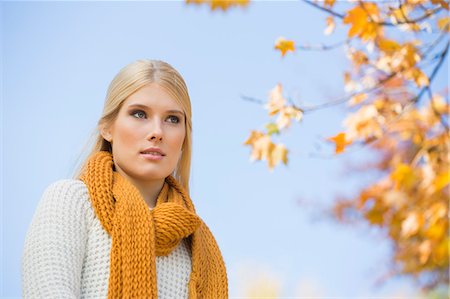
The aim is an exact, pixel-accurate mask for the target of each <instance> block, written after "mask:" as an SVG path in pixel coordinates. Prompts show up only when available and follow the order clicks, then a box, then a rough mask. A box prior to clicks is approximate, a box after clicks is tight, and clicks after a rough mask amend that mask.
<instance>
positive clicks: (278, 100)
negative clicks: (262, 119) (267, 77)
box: [264, 83, 286, 116]
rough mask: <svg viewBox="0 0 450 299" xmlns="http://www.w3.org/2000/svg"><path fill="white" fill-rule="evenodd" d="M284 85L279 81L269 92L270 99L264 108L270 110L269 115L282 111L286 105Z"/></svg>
mask: <svg viewBox="0 0 450 299" xmlns="http://www.w3.org/2000/svg"><path fill="white" fill-rule="evenodd" d="M282 92H283V86H282V85H281V83H278V84H277V86H275V87H274V88H273V89H272V90H270V92H269V101H268V103H267V104H265V105H264V109H267V110H268V111H269V116H272V115H275V114H277V113H278V112H280V110H281V109H283V107H284V106H285V105H286V99H285V98H284V97H283V95H282Z"/></svg>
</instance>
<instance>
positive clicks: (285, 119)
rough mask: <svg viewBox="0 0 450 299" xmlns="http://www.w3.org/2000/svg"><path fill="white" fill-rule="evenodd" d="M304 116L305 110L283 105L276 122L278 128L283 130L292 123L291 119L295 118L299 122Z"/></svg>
mask: <svg viewBox="0 0 450 299" xmlns="http://www.w3.org/2000/svg"><path fill="white" fill-rule="evenodd" d="M302 116H303V111H302V110H300V109H298V108H296V107H293V106H288V107H283V108H282V109H281V110H280V115H279V116H278V119H277V122H276V123H277V126H278V128H279V129H280V130H281V129H284V128H287V127H289V126H290V125H291V119H295V120H296V121H297V122H299V121H300V120H301V119H302Z"/></svg>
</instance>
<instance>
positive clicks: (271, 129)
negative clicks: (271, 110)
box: [266, 123, 280, 135]
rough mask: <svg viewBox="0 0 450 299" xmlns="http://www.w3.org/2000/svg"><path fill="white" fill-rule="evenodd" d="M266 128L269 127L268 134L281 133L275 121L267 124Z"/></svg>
mask: <svg viewBox="0 0 450 299" xmlns="http://www.w3.org/2000/svg"><path fill="white" fill-rule="evenodd" d="M266 129H267V134H269V135H272V134H279V133H280V130H279V129H278V126H277V125H276V124H274V123H268V124H267V125H266Z"/></svg>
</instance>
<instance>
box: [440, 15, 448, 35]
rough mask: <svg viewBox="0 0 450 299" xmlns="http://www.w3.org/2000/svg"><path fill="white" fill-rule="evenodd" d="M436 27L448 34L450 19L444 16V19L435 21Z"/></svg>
mask: <svg viewBox="0 0 450 299" xmlns="http://www.w3.org/2000/svg"><path fill="white" fill-rule="evenodd" d="M437 26H438V28H439V29H441V30H445V31H446V32H450V17H449V16H446V17H443V18H440V19H439V20H438V21H437Z"/></svg>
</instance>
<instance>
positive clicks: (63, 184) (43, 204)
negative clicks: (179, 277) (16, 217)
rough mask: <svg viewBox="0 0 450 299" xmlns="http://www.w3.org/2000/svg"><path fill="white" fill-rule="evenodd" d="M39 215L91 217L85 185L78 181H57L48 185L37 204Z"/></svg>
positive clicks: (90, 207)
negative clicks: (71, 214)
mask: <svg viewBox="0 0 450 299" xmlns="http://www.w3.org/2000/svg"><path fill="white" fill-rule="evenodd" d="M37 210H38V211H39V212H40V213H44V212H45V214H47V215H49V214H50V215H53V216H54V217H62V216H63V215H66V216H67V214H68V213H69V214H70V213H73V214H76V215H77V216H80V217H85V218H86V220H88V219H91V218H92V217H91V216H92V215H91V214H92V206H91V203H90V200H89V192H88V189H87V186H86V185H85V183H84V182H83V181H81V180H79V179H59V180H56V181H53V182H51V183H50V184H48V185H47V186H46V187H45V189H44V192H43V194H42V196H41V199H40V201H39V203H38V207H37Z"/></svg>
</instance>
